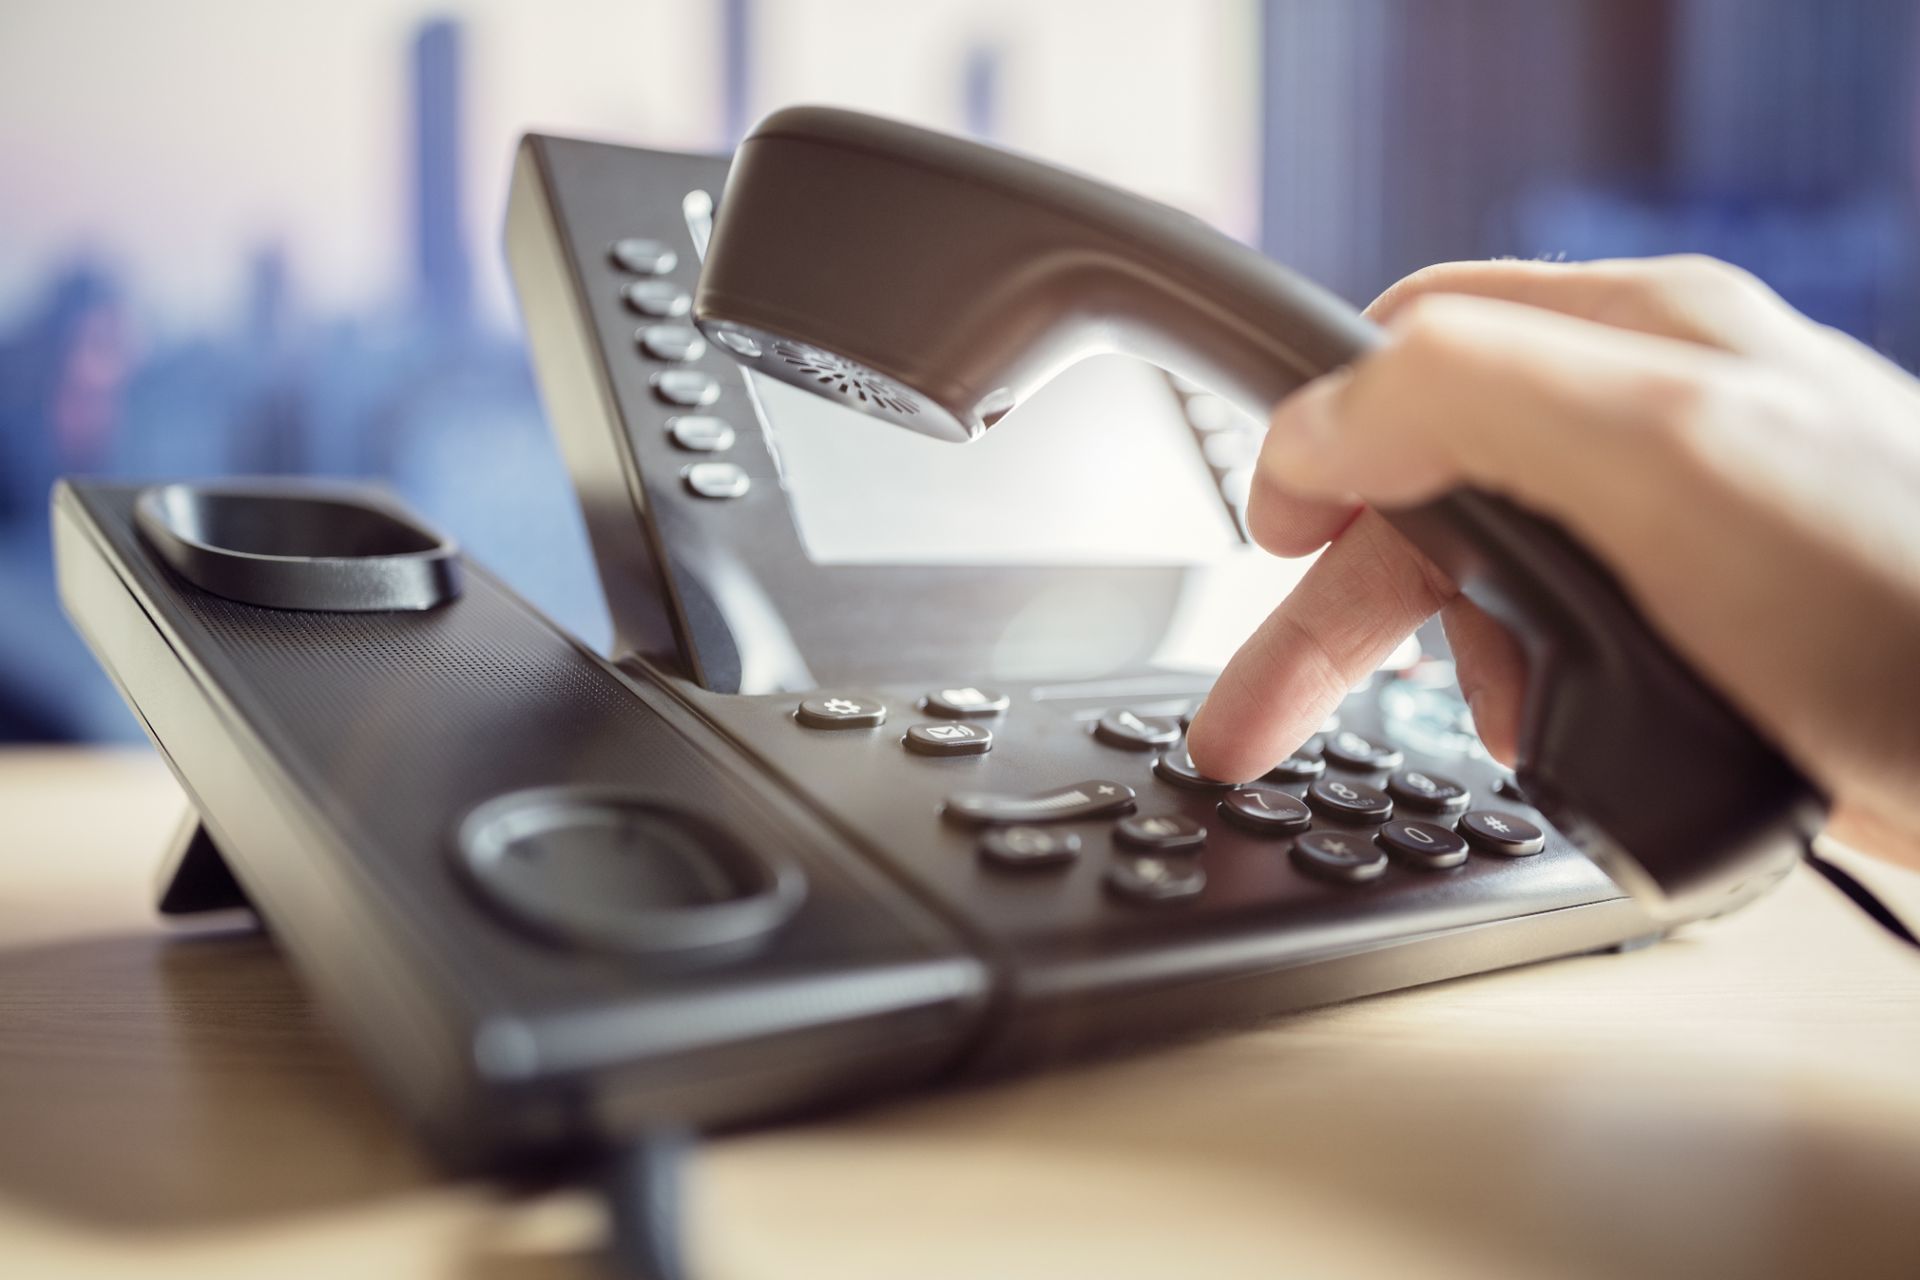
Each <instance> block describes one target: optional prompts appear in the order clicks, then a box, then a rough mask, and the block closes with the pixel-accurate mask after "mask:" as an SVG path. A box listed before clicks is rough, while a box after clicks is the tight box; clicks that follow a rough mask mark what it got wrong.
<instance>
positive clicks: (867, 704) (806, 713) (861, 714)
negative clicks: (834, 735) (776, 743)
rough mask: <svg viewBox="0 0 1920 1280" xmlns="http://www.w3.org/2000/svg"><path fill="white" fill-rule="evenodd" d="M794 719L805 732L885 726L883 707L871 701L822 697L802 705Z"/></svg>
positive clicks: (838, 695)
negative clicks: (801, 725)
mask: <svg viewBox="0 0 1920 1280" xmlns="http://www.w3.org/2000/svg"><path fill="white" fill-rule="evenodd" d="M794 715H795V716H796V717H797V718H798V719H799V721H800V723H801V724H803V725H805V726H807V728H809V729H873V728H877V727H878V726H880V725H882V724H884V723H886V719H887V705H886V703H884V702H876V701H874V700H873V699H871V698H853V697H848V696H847V695H846V694H844V693H823V694H821V695H820V696H819V697H817V698H808V699H807V700H806V701H805V702H802V703H801V704H800V707H799V709H798V710H796V711H795V712H794Z"/></svg>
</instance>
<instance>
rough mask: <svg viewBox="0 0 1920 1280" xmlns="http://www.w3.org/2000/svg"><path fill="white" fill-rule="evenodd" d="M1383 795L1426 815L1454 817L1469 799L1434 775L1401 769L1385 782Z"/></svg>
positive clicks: (1459, 788) (1456, 786)
mask: <svg viewBox="0 0 1920 1280" xmlns="http://www.w3.org/2000/svg"><path fill="white" fill-rule="evenodd" d="M1387 792H1388V794H1390V795H1392V796H1393V798H1394V799H1395V800H1398V801H1400V803H1402V804H1404V805H1408V806H1410V807H1412V808H1415V809H1425V810H1426V811H1427V812H1428V813H1458V812H1459V811H1460V810H1462V809H1464V808H1466V807H1467V802H1468V801H1469V800H1471V799H1473V793H1472V792H1471V791H1468V790H1467V789H1466V788H1465V787H1463V786H1461V785H1460V784H1459V783H1457V782H1455V781H1454V780H1453V779H1452V778H1443V777H1441V776H1440V775H1438V774H1435V773H1426V772H1423V771H1422V770H1419V769H1402V770H1401V771H1400V772H1398V773H1396V774H1394V775H1393V776H1392V777H1391V778H1388V779H1387Z"/></svg>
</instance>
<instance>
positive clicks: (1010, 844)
mask: <svg viewBox="0 0 1920 1280" xmlns="http://www.w3.org/2000/svg"><path fill="white" fill-rule="evenodd" d="M1079 856H1080V837H1079V836H1077V835H1075V834H1074V833H1073V832H1071V831H1048V830H1047V829H1046V828H1044V827H996V828H994V829H993V830H991V831H989V832H987V833H986V834H985V835H983V836H981V837H980V857H981V859H982V860H983V861H986V862H990V863H992V864H993V865H994V866H996V867H1012V868H1016V869H1018V870H1022V871H1025V870H1028V869H1030V868H1035V867H1064V866H1066V865H1067V864H1068V863H1069V862H1072V861H1073V860H1074V859H1075V858H1077V857H1079Z"/></svg>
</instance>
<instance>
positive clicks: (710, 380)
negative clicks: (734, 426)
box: [653, 369, 720, 409]
mask: <svg viewBox="0 0 1920 1280" xmlns="http://www.w3.org/2000/svg"><path fill="white" fill-rule="evenodd" d="M653 394H655V395H656V396H659V397H660V398H661V399H662V400H665V401H666V402H667V403H668V404H677V405H679V406H680V407H681V408H683V409H703V408H705V407H706V406H707V405H710V404H712V403H713V402H714V401H715V400H718V399H719V398H720V383H719V382H718V381H717V380H716V379H715V378H714V377H713V376H712V375H711V374H705V373H701V372H700V371H699V370H697V369H667V370H664V371H663V372H660V373H656V374H654V375H653Z"/></svg>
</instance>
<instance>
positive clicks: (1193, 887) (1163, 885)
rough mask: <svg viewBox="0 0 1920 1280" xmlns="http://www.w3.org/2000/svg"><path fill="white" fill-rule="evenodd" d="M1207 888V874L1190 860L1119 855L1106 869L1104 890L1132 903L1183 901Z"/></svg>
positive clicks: (1143, 855)
mask: <svg viewBox="0 0 1920 1280" xmlns="http://www.w3.org/2000/svg"><path fill="white" fill-rule="evenodd" d="M1206 887H1207V873H1206V872H1204V871H1202V870H1201V869H1200V868H1199V867H1198V866H1196V865H1195V864H1194V862H1193V860H1192V859H1190V858H1179V859H1169V858H1162V857H1158V856H1156V855H1154V854H1150V853H1130V854H1123V855H1122V856H1120V857H1119V858H1117V859H1116V860H1115V861H1114V864H1113V865H1112V866H1111V867H1108V868H1107V888H1108V889H1110V890H1112V891H1113V892H1114V893H1116V894H1118V895H1119V896H1120V897H1122V898H1127V899H1130V900H1132V901H1134V902H1186V901H1189V900H1191V899H1193V898H1197V897H1199V896H1200V891H1201V890H1202V889H1204V888H1206Z"/></svg>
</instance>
